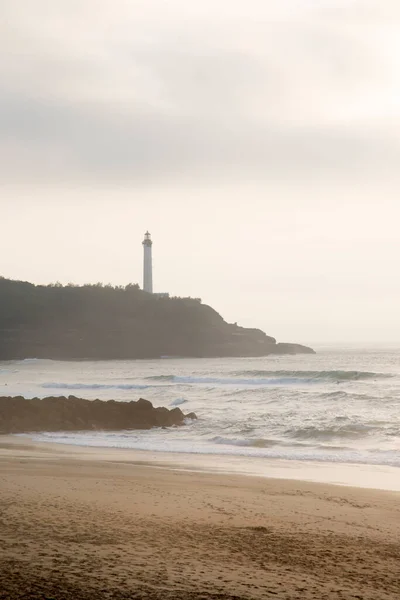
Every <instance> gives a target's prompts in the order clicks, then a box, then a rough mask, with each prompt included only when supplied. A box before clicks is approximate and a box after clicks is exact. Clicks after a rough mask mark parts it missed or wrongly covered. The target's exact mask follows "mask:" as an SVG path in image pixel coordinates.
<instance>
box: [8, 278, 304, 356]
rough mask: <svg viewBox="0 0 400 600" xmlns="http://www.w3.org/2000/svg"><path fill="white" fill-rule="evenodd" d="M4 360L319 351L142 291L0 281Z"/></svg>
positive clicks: (189, 302) (196, 304)
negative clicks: (280, 339)
mask: <svg viewBox="0 0 400 600" xmlns="http://www.w3.org/2000/svg"><path fill="white" fill-rule="evenodd" d="M0 301H1V311H0V360H11V359H23V358H31V357H35V358H51V359H59V360H74V359H75V360H81V359H94V360H113V359H146V358H150V359H151V358H160V357H162V356H176V357H202V358H204V357H222V356H226V357H229V356H269V355H273V354H300V353H314V351H313V350H312V349H311V348H308V347H307V346H303V345H301V344H292V343H278V342H277V341H276V339H275V338H273V337H271V336H268V335H266V334H265V333H264V332H263V331H261V330H260V329H251V328H245V327H240V326H239V325H237V324H236V323H234V324H232V323H227V322H226V321H225V320H224V319H223V318H222V317H221V316H220V315H219V314H218V313H217V312H216V311H215V310H214V309H213V308H211V307H210V306H207V305H205V304H202V302H201V300H200V299H194V298H170V297H168V296H162V295H161V296H160V295H157V294H150V293H147V292H144V291H143V290H141V289H140V288H139V286H138V285H128V286H125V287H112V286H102V285H100V284H98V285H84V286H75V285H67V286H62V285H59V284H56V285H48V286H43V285H33V284H31V283H28V282H22V281H13V280H9V279H5V278H0Z"/></svg>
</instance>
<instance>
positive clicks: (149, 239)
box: [143, 231, 153, 246]
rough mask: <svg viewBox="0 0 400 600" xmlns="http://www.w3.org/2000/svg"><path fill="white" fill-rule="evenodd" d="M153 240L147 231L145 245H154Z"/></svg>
mask: <svg viewBox="0 0 400 600" xmlns="http://www.w3.org/2000/svg"><path fill="white" fill-rule="evenodd" d="M152 243H153V242H152V241H151V235H150V233H149V232H148V231H146V233H145V234H144V240H143V245H144V246H151V245H152Z"/></svg>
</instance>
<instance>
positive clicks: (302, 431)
mask: <svg viewBox="0 0 400 600" xmlns="http://www.w3.org/2000/svg"><path fill="white" fill-rule="evenodd" d="M336 418H337V417H336ZM337 419H338V418H337ZM343 420H344V419H343ZM376 429H377V427H376V426H373V425H364V424H362V423H349V424H347V425H331V426H328V427H316V426H314V425H310V426H307V427H300V428H293V429H287V430H286V431H285V434H286V435H288V436H289V437H291V438H294V439H297V440H316V441H329V440H332V439H337V438H344V439H346V438H347V439H357V438H362V437H365V436H366V435H368V434H369V433H370V432H371V431H374V430H376Z"/></svg>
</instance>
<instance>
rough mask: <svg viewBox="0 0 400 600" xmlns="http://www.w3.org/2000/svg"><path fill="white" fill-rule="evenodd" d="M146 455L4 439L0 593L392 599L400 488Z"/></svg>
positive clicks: (397, 582)
mask: <svg viewBox="0 0 400 600" xmlns="http://www.w3.org/2000/svg"><path fill="white" fill-rule="evenodd" d="M10 438H11V439H10ZM144 454H145V455H147V454H149V453H148V452H142V453H139V452H136V453H135V458H133V457H132V455H131V456H130V457H127V456H126V455H124V454H123V453H122V454H121V453H119V452H118V451H116V452H110V451H109V450H107V452H105V453H104V454H101V453H99V452H98V451H97V449H85V451H84V452H82V451H81V448H79V447H73V448H72V449H71V447H68V448H67V447H65V446H64V447H61V444H60V445H57V444H35V443H34V442H31V441H28V440H21V439H18V438H17V439H16V438H15V437H13V436H4V437H3V439H1V438H0V481H1V486H0V507H1V515H0V518H1V522H2V527H1V528H0V547H1V550H2V552H1V553H0V598H5V599H7V600H27V599H28V598H29V600H42V599H43V598H44V597H45V598H47V597H48V598H52V600H99V599H100V598H107V599H108V600H128V599H129V600H131V599H132V598H135V599H138V600H139V599H146V600H262V599H265V598H270V597H271V598H272V597H275V598H277V600H321V599H322V598H326V599H328V598H329V600H350V599H354V598H362V599H363V600H378V599H379V600H398V598H399V595H400V575H399V572H398V564H399V561H400V541H399V540H400V508H399V498H400V494H399V493H398V492H394V491H383V490H376V489H362V488H359V487H358V488H357V487H344V486H339V485H331V484H326V483H310V482H307V481H296V480H295V479H279V478H267V477H257V476H253V477H249V476H244V475H242V474H238V473H236V474H233V473H231V474H227V473H222V472H213V473H208V472H205V471H204V470H194V469H193V468H191V469H190V470H189V469H186V468H185V466H183V467H181V468H176V465H175V467H174V466H173V465H171V463H163V462H162V461H160V460H158V461H153V460H151V458H152V457H148V456H147V457H146V458H145V457H144V456H143V455H144Z"/></svg>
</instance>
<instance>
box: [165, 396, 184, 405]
mask: <svg viewBox="0 0 400 600" xmlns="http://www.w3.org/2000/svg"><path fill="white" fill-rule="evenodd" d="M186 402H187V400H186V399H185V398H176V400H172V402H170V404H169V405H170V406H180V405H181V404H186Z"/></svg>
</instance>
